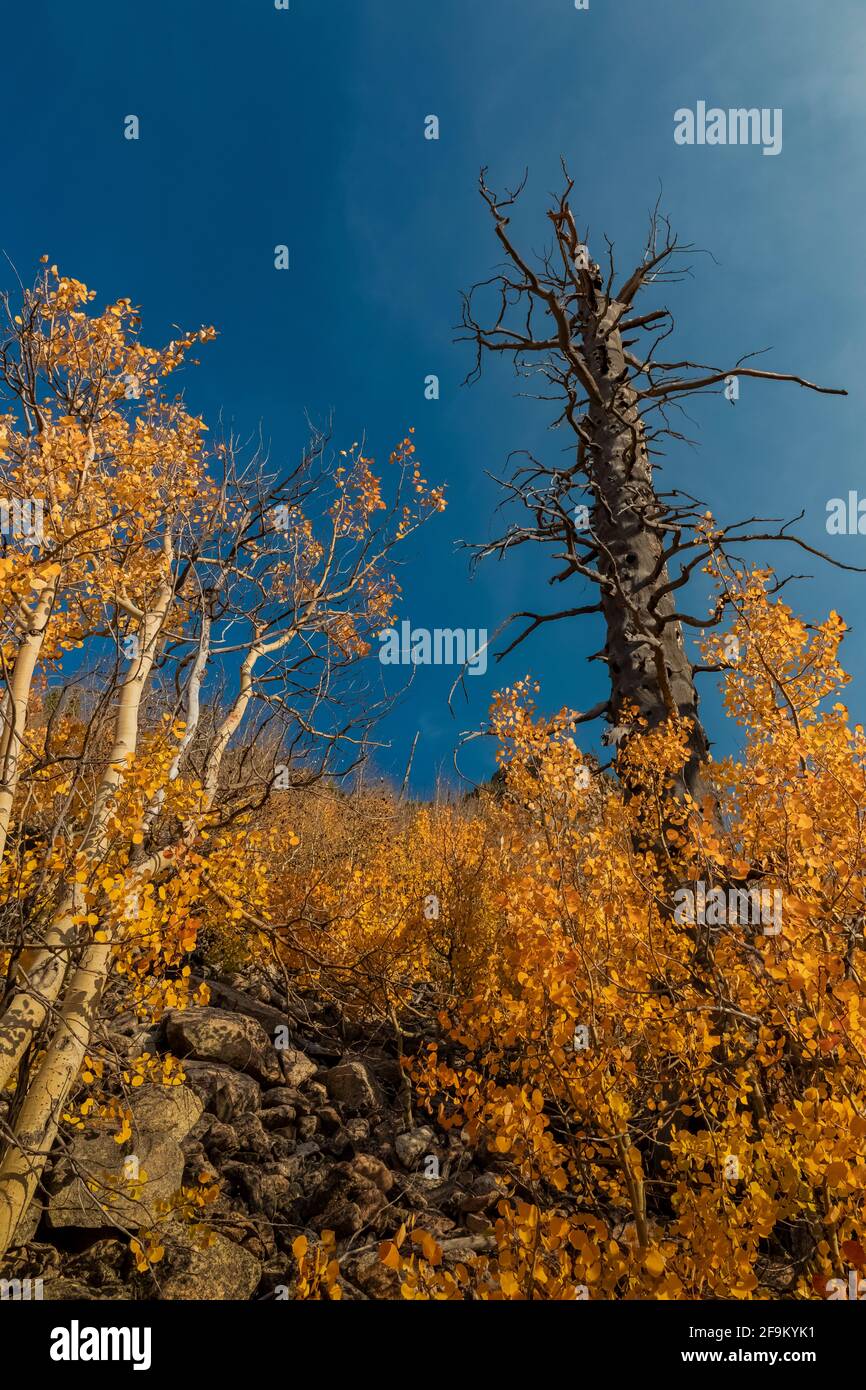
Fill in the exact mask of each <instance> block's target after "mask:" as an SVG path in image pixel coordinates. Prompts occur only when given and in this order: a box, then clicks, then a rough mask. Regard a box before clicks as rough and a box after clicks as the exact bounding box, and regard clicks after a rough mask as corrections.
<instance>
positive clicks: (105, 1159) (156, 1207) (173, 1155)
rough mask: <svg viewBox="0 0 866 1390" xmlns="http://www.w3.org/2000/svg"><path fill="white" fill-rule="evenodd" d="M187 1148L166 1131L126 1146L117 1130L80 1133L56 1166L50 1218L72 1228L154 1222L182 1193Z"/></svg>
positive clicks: (138, 1137) (51, 1224) (54, 1225)
mask: <svg viewBox="0 0 866 1390" xmlns="http://www.w3.org/2000/svg"><path fill="white" fill-rule="evenodd" d="M184 1162H185V1160H184V1155H183V1150H182V1149H181V1147H180V1145H179V1144H178V1142H177V1140H176V1139H172V1138H171V1136H170V1135H167V1134H147V1133H144V1132H141V1133H139V1134H138V1135H136V1136H135V1137H134V1139H133V1140H129V1141H128V1142H127V1143H126V1144H116V1143H115V1141H114V1136H113V1134H110V1133H102V1134H88V1135H83V1134H82V1135H76V1137H75V1138H74V1139H73V1140H72V1143H71V1144H70V1146H69V1149H68V1151H67V1153H66V1155H65V1156H64V1157H63V1158H62V1159H61V1160H60V1162H59V1163H58V1164H57V1166H56V1168H55V1169H54V1173H53V1175H52V1182H51V1187H52V1191H51V1195H50V1197H49V1200H48V1207H47V1211H46V1220H47V1222H48V1225H49V1227H50V1228H51V1229H52V1230H55V1231H56V1230H60V1229H63V1228H65V1227H68V1226H75V1227H84V1228H88V1229H99V1228H101V1227H105V1226H113V1225H116V1226H118V1227H121V1228H125V1229H137V1228H138V1227H139V1226H152V1225H154V1224H156V1222H158V1221H159V1220H160V1217H161V1216H163V1215H164V1214H165V1211H166V1210H167V1208H168V1206H169V1203H170V1202H171V1199H172V1198H173V1197H175V1196H176V1194H177V1193H178V1192H179V1191H180V1188H181V1184H182V1181H183V1170H184Z"/></svg>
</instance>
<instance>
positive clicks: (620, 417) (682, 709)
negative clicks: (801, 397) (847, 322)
mask: <svg viewBox="0 0 866 1390" xmlns="http://www.w3.org/2000/svg"><path fill="white" fill-rule="evenodd" d="M572 188H573V181H572V180H571V179H570V178H568V176H567V174H566V188H565V192H564V193H563V194H562V196H561V197H560V198H559V199H558V200H557V202H556V203H555V205H554V207H553V208H552V209H551V210H550V212H549V213H548V216H549V218H550V221H551V223H552V225H553V228H554V233H555V240H554V244H553V247H552V248H551V249H550V250H548V251H547V252H545V253H544V254H543V255H542V256H540V257H538V258H536V259H534V260H533V261H530V260H528V259H527V258H526V257H525V256H523V255H522V253H521V252H520V251H519V250H518V248H517V246H516V245H515V243H514V241H513V239H512V236H511V233H510V231H509V222H510V215H509V211H510V208H511V207H512V206H513V204H514V203H515V201H516V199H517V198H518V197H519V195H520V192H521V191H522V189H518V190H517V191H516V192H514V193H510V194H508V195H507V196H506V197H504V198H498V197H497V196H495V195H494V194H493V193H492V192H491V190H490V189H489V188H488V187H487V185H486V183H485V176H484V171H482V175H481V194H482V197H483V198H484V201H485V202H486V203H487V206H488V208H489V209H490V213H491V215H492V217H493V221H494V228H495V232H496V236H497V238H498V240H499V242H500V244H501V246H502V247H503V249H504V251H505V255H506V258H507V264H506V269H505V270H504V271H503V272H502V273H501V274H499V275H497V276H495V277H494V279H493V280H492V281H486V282H484V284H483V286H477V287H476V289H474V290H471V291H470V292H469V294H467V295H465V296H464V309H463V324H464V327H465V328H466V329H467V330H468V333H467V334H466V339H467V340H468V341H470V342H472V343H474V345H475V349H476V363H475V368H474V370H473V371H472V372H471V373H470V378H469V379H470V380H471V379H473V378H475V377H477V376H478V375H479V374H480V371H481V364H482V358H483V357H484V356H485V355H487V354H491V353H492V354H496V353H505V354H507V355H510V356H511V357H512V358H513V359H514V363H515V367H516V369H517V373H518V375H519V376H522V377H526V378H528V379H530V380H535V379H536V378H538V377H540V378H541V379H542V381H543V382H544V384H545V386H546V387H549V388H552V391H546V392H545V394H544V396H543V399H545V400H551V399H553V400H554V401H557V402H558V404H559V406H560V410H559V415H558V417H557V419H556V420H555V421H554V424H555V425H561V424H565V425H567V426H568V427H569V428H570V429H571V430H572V432H573V434H574V436H575V455H576V457H575V461H574V462H573V463H571V464H566V465H565V466H553V465H551V464H548V463H545V462H543V461H539V460H537V459H535V458H530V462H529V463H528V464H526V465H522V466H521V467H520V468H518V469H517V471H516V472H515V473H514V474H513V476H512V477H511V478H508V479H505V480H503V486H504V487H505V488H506V490H507V492H508V493H509V494H510V496H511V498H512V499H513V500H514V501H516V502H518V503H521V504H522V505H523V507H524V508H525V509H526V511H527V512H528V513H529V514H530V517H531V520H529V521H527V522H526V523H525V524H524V525H513V526H511V527H509V529H508V531H507V532H506V533H505V534H504V535H503V536H500V537H499V538H498V539H496V540H494V541H490V542H488V543H487V544H485V545H482V546H480V547H477V550H478V552H479V554H480V556H485V555H491V554H496V555H498V556H499V557H500V558H501V557H502V556H503V555H505V553H506V552H507V551H509V550H511V549H513V548H514V547H515V546H518V545H522V544H526V543H528V542H541V543H542V544H544V545H548V546H550V545H554V546H558V547H559V549H557V550H555V551H554V558H555V560H556V561H558V562H560V564H561V568H560V569H559V570H558V571H557V572H556V573H555V574H554V575H553V576H552V577H551V581H550V582H551V583H561V582H562V581H564V580H567V579H570V578H573V577H575V576H578V577H580V578H582V579H584V580H586V581H588V582H589V583H590V584H592V585H594V586H595V589H596V592H597V599H596V601H595V602H591V603H587V604H583V605H581V606H578V607H574V608H564V609H560V610H559V611H555V612H551V613H531V612H520V613H515V614H512V616H511V618H509V619H508V622H511V621H514V620H515V619H518V618H519V619H525V620H527V626H526V627H525V629H524V630H523V631H522V632H521V633H520V634H519V635H518V636H517V637H516V638H515V639H514V640H513V641H512V642H511V643H510V645H509V646H508V647H506V649H505V651H503V652H500V653H498V659H501V658H502V657H503V656H504V655H506V654H507V652H510V651H513V649H514V648H515V647H516V646H517V645H518V644H519V643H520V642H522V641H523V640H524V639H525V638H526V637H528V636H529V635H530V633H532V632H534V631H536V630H537V629H538V628H539V627H540V626H542V625H543V624H545V623H549V622H557V621H560V620H562V619H566V618H572V617H583V616H585V615H588V614H593V613H598V614H601V615H602V617H603V620H604V623H605V628H606V641H605V646H604V650H603V651H602V652H599V653H596V655H595V657H594V658H591V659H596V660H603V661H605V662H606V663H607V667H608V672H609V675H610V695H609V697H608V698H607V699H606V700H604V701H602V702H601V704H599V705H597V706H596V707H595V708H593V709H592V710H589V711H586V712H585V713H582V714H581V715H580V716H579V718H580V721H581V722H589V721H591V720H594V719H598V718H601V717H604V718H605V719H606V720H607V721H608V723H609V724H611V725H612V726H613V728H612V730H611V731H610V732H609V733H608V734H607V735H606V736H605V737H604V739H603V741H604V742H608V743H613V744H614V745H616V747H617V749H618V750H619V751H622V750H623V749H624V748H625V746H626V745H627V743H628V740H629V738H630V737H631V735H632V734H633V733H634V732H636V731H637V729H638V728H639V727H646V728H650V729H652V728H655V727H657V726H658V725H659V724H661V723H663V722H665V721H666V720H668V719H673V720H688V721H689V724H690V728H689V733H688V740H687V757H686V761H685V765H684V767H683V769H682V772H681V774H680V775H679V777H678V778H676V779H674V786H673V788H672V794H673V796H674V797H676V798H677V799H678V800H682V799H683V797H685V796H687V795H691V796H692V797H694V798H696V799H699V798H700V797H701V795H702V794H703V787H702V784H701V775H700V766H701V763H702V762H703V761H704V760H705V758H706V756H707V751H708V740H707V736H706V733H705V731H704V729H703V726H702V724H701V720H700V715H699V707H698V693H697V688H696V684H695V670H694V667H693V664H692V662H691V661H690V660H689V656H688V653H687V651H686V646H685V642H684V637H683V626H684V624H689V625H692V626H695V627H700V628H711V627H714V626H716V625H717V624H718V623H719V622H721V620H722V618H723V616H724V612H725V604H726V602H727V601H728V600H727V599H726V598H725V597H724V596H722V598H721V599H720V600H718V601H717V603H716V606H715V608H714V609H713V610H712V611H711V612H709V613H708V614H706V616H703V617H701V618H694V617H692V615H691V614H687V613H681V612H679V611H678V607H677V597H678V594H679V593H680V591H682V590H683V589H684V588H685V586H686V585H687V584H688V582H689V580H690V578H691V576H692V574H693V573H694V572H695V570H696V569H697V568H698V566H701V565H704V564H705V563H706V562H707V560H709V559H710V558H711V557H712V555H713V554H714V553H719V552H722V551H723V549H724V545H725V542H726V540H727V539H729V538H732V539H735V540H736V542H737V543H738V544H742V543H745V542H748V541H751V540H765V541H766V540H779V541H787V542H792V543H795V544H797V545H800V546H803V547H804V548H805V549H811V548H810V547H808V546H806V545H805V543H804V542H803V541H801V540H799V538H797V537H796V536H794V535H792V534H790V532H788V531H787V528H786V527H782V528H781V529H779V530H777V531H775V532H773V533H771V534H754V533H749V532H744V531H743V529H742V528H743V527H744V526H746V525H747V524H748V523H745V522H736V523H734V524H733V525H731V526H724V527H720V526H717V525H714V531H713V535H712V537H709V536H708V535H707V533H706V531H705V530H704V529H702V527H701V521H702V518H703V513H702V512H701V510H700V507H701V504H700V503H699V502H698V501H697V499H696V498H691V497H687V496H685V495H683V494H677V493H660V492H659V490H658V489H657V487H656V485H655V480H654V477H653V465H652V460H651V456H650V450H651V449H652V447H653V444H654V443H655V441H656V440H658V439H659V438H662V437H664V436H668V437H671V438H679V437H680V436H679V435H678V434H677V431H676V430H674V429H673V428H672V427H671V426H670V424H669V415H670V412H671V411H672V410H674V409H676V408H677V406H678V405H679V403H680V402H681V401H682V400H683V399H685V398H686V397H688V396H690V395H694V394H699V393H701V392H704V391H708V390H712V388H714V387H716V388H719V389H720V387H721V384H722V383H724V382H725V381H727V380H729V379H730V378H733V377H754V378H759V379H762V380H768V381H788V382H793V383H795V384H797V385H799V386H803V387H806V388H807V389H809V390H812V391H817V392H820V393H822V394H828V395H845V394H846V393H845V392H844V391H839V390H834V389H831V388H827V387H821V386H816V385H815V384H814V383H812V382H810V381H806V380H804V379H803V378H802V377H799V376H792V375H784V374H780V373H774V372H764V371H758V370H757V369H755V368H751V367H745V366H743V365H742V362H743V360H744V359H741V360H740V362H738V363H737V364H736V365H735V366H734V367H732V368H730V369H728V370H724V369H719V368H714V367H705V366H703V365H702V364H699V363H691V362H687V361H674V362H664V361H659V360H658V358H657V356H656V353H657V350H658V348H659V347H660V345H661V343H663V342H664V341H665V339H666V338H667V337H668V336H669V335H670V333H671V332H672V328H673V321H672V318H671V315H670V312H669V310H668V309H666V308H661V309H654V310H651V311H649V312H647V313H638V314H635V313H634V311H633V309H632V305H633V304H634V301H635V299H636V297H637V296H638V294H639V293H640V291H641V290H643V289H644V288H645V287H646V286H648V285H650V284H655V285H657V284H658V283H664V282H665V281H666V280H668V281H669V280H672V279H678V278H680V274H681V272H679V271H678V270H676V269H672V268H671V267H672V266H675V265H676V261H675V259H674V258H676V257H677V256H678V255H679V254H681V252H683V251H685V250H688V249H689V248H686V247H680V246H679V244H678V242H677V241H676V238H674V237H672V236H671V234H670V228H669V226H668V224H667V222H666V221H665V220H664V219H663V218H660V217H659V215H658V211H657V210H656V211H655V212H654V214H653V217H652V219H651V223H650V234H649V238H648V241H647V247H646V252H645V255H644V259H643V261H642V262H641V264H640V265H639V266H638V267H637V269H636V270H635V271H634V272H633V273H632V274H631V275H630V276H629V277H628V279H627V280H625V281H624V282H623V283H622V284H621V285H620V286H619V287H618V288H614V274H615V272H614V265H613V247H612V244H611V243H610V242H608V250H609V261H610V273H609V275H608V277H607V279H606V281H605V280H604V279H603V278H602V274H601V269H600V267H599V265H598V264H597V263H596V262H595V261H593V260H592V259H591V257H590V255H589V248H588V247H587V246H586V245H584V244H583V243H582V242H581V240H580V237H579V236H578V232H577V225H576V223H575V219H574V215H573V212H572V210H571V205H570V196H571V192H572ZM480 290H483V292H484V294H485V295H486V296H488V297H489V295H490V293H491V291H492V292H493V293H494V294H495V295H496V296H497V298H498V313H493V314H490V313H488V316H487V318H486V321H485V322H484V323H482V322H480V321H479V319H478V317H477V316H476V310H475V295H476V292H477V291H480ZM626 332H628V333H629V334H632V335H636V336H630V337H628V338H626V337H624V334H625V333H626ZM647 334H648V335H650V338H653V337H654V341H651V342H649V343H647V341H646V339H645V338H644V337H642V336H641V335H647ZM635 343H639V344H640V347H639V348H635V350H634V351H630V348H632V347H633V345H634V344H635ZM584 498H585V499H586V501H583V500H582V499H584ZM575 504H578V505H575ZM582 513H585V516H584V515H582ZM811 553H813V554H819V553H820V552H817V551H814V550H812V552H811ZM823 558H825V559H829V558H830V557H828V556H824V557H823ZM831 563H833V562H832V561H831ZM675 564H676V573H675V574H674V577H673V578H672V577H671V576H672V573H674V565H675ZM618 765H619V766H620V768H621V769H622V768H623V760H622V759H618Z"/></svg>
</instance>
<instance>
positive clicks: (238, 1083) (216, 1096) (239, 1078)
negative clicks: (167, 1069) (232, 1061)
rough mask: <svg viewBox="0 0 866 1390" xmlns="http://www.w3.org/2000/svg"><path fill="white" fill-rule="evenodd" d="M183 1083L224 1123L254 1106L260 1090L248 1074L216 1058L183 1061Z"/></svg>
mask: <svg viewBox="0 0 866 1390" xmlns="http://www.w3.org/2000/svg"><path fill="white" fill-rule="evenodd" d="M183 1069H184V1071H185V1072H186V1080H187V1085H188V1086H190V1087H191V1088H192V1090H194V1091H195V1093H196V1095H197V1096H198V1097H199V1099H200V1100H201V1102H202V1104H203V1105H204V1108H205V1110H208V1111H209V1112H210V1113H211V1114H212V1115H215V1116H216V1117H217V1119H218V1120H222V1121H223V1122H224V1123H227V1122H228V1121H230V1120H233V1119H234V1118H235V1116H236V1115H247V1114H250V1113H251V1112H253V1111H255V1110H258V1108H259V1106H260V1105H261V1103H262V1093H261V1091H260V1090H259V1088H258V1086H257V1084H256V1082H255V1081H254V1080H253V1078H252V1077H251V1076H244V1075H243V1073H242V1072H238V1071H234V1069H233V1068H232V1067H226V1066H223V1065H221V1064H220V1063H219V1062H184V1067H183Z"/></svg>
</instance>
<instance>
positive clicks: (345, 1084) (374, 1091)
mask: <svg viewBox="0 0 866 1390" xmlns="http://www.w3.org/2000/svg"><path fill="white" fill-rule="evenodd" d="M325 1086H326V1088H327V1091H328V1095H329V1096H330V1098H331V1100H334V1101H336V1102H337V1103H338V1104H339V1105H344V1106H345V1107H346V1109H347V1110H373V1109H374V1108H375V1107H376V1106H377V1105H378V1104H380V1103H381V1099H382V1096H381V1092H380V1090H379V1083H378V1082H377V1080H376V1078H375V1076H374V1074H373V1070H372V1068H371V1067H370V1066H369V1065H368V1064H367V1063H366V1062H365V1061H363V1059H362V1058H360V1057H354V1058H351V1059H348V1058H347V1059H344V1060H343V1061H342V1062H340V1063H338V1065H337V1066H336V1067H331V1069H330V1071H328V1072H326V1074H325Z"/></svg>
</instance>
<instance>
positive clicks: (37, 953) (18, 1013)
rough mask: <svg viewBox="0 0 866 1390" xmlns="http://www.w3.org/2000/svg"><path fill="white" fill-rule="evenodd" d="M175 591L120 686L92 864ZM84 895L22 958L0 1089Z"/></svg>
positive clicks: (37, 1016) (2, 1022) (57, 987)
mask: <svg viewBox="0 0 866 1390" xmlns="http://www.w3.org/2000/svg"><path fill="white" fill-rule="evenodd" d="M171 595H172V588H171V585H170V583H168V582H167V581H166V582H165V583H163V584H162V585H161V586H160V590H159V594H158V596H157V602H156V605H155V607H154V609H153V610H152V611H151V612H150V613H148V614H147V615H146V617H145V619H144V624H143V629H144V631H143V644H142V650H141V652H140V654H139V656H138V658H137V659H136V662H135V663H134V665H133V666H132V669H131V670H130V672H129V674H128V675H127V678H126V680H125V681H124V682H123V684H122V685H121V687H120V691H121V694H120V703H119V707H118V712H117V721H116V724H115V732H114V744H113V747H112V750H111V755H110V758H109V763H108V766H107V767H106V769H105V772H104V773H103V776H102V780H101V782H100V785H99V789H98V791H97V794H96V798H95V801H94V807H93V813H92V816H91V821H90V826H89V828H88V831H87V835H86V837H85V840H84V843H83V844H82V851H83V853H84V854H85V855H86V857H87V858H88V859H89V860H90V862H91V863H96V862H98V860H99V858H100V857H101V855H102V854H103V852H104V849H105V831H106V826H107V823H108V813H109V809H110V805H111V798H112V796H113V795H114V793H115V791H116V790H117V787H118V786H119V784H120V782H121V779H122V777H123V772H124V768H125V766H126V762H127V758H128V756H129V754H131V753H134V752H135V750H136V747H137V744H138V721H139V713H140V709H141V700H142V696H143V694H144V690H145V687H146V685H147V681H148V679H149V677H150V673H151V671H152V669H153V663H154V661H155V659H156V649H157V644H158V639H159V634H160V631H161V629H162V627H163V624H164V622H165V619H166V616H167V613H168V607H169V603H170V602H171ZM79 897H80V890H78V889H77V888H76V887H70V888H69V890H68V891H67V893H66V894H65V896H64V898H63V901H62V903H61V904H60V907H59V908H58V910H57V913H56V914H55V916H54V918H53V920H52V921H51V923H50V925H49V927H48V929H47V931H46V933H45V936H44V938H43V940H42V942H41V943H40V945H39V946H38V947H36V948H34V950H33V951H31V952H28V953H25V957H24V959H23V960H22V963H21V967H20V975H21V979H22V988H21V989H20V990H18V991H16V993H15V994H14V995H13V996H12V999H11V1001H10V1003H9V1005H8V1006H7V1008H6V1011H5V1012H4V1014H3V1017H2V1019H0V1089H2V1088H3V1087H4V1086H5V1085H6V1083H7V1082H8V1081H9V1079H10V1077H11V1076H12V1074H13V1072H14V1070H15V1068H16V1067H17V1066H18V1063H19V1062H20V1060H21V1058H22V1056H23V1055H24V1052H25V1051H26V1049H27V1047H28V1045H29V1042H30V1039H31V1038H32V1037H33V1034H34V1032H35V1031H36V1029H38V1028H40V1027H41V1026H42V1024H43V1022H44V1021H45V1018H46V1016H47V1014H48V1011H49V1009H50V1008H51V1006H52V1005H53V1004H54V1002H55V1000H56V999H57V998H58V997H59V995H60V991H61V988H62V985H63V980H64V977H65V975H66V972H67V969H68V966H69V962H70V951H71V949H72V947H73V946H74V944H75V941H76V939H77V927H76V926H75V923H74V921H73V919H74V917H75V916H76V915H77V910H78V907H79Z"/></svg>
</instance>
